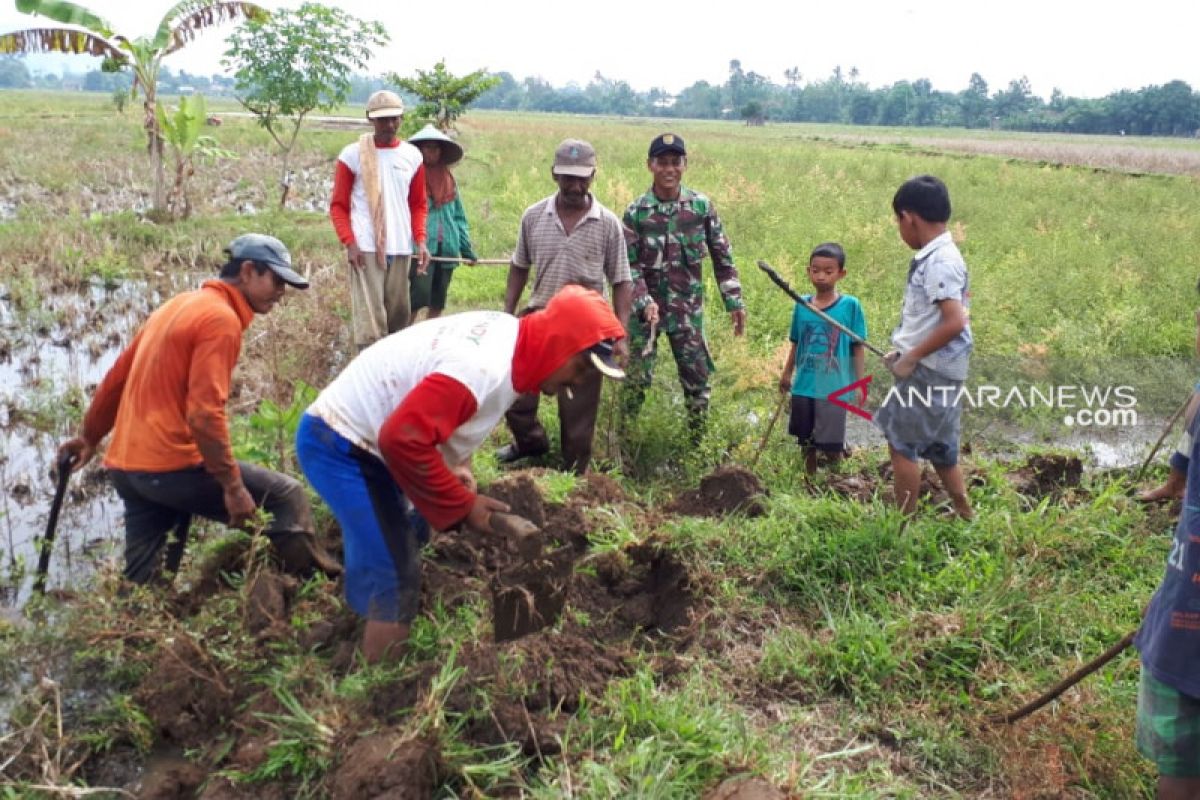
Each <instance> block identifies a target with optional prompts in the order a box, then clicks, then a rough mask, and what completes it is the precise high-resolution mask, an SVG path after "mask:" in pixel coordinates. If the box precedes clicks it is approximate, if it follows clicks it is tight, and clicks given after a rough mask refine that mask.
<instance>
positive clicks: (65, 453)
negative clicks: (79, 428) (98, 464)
mask: <svg viewBox="0 0 1200 800" xmlns="http://www.w3.org/2000/svg"><path fill="white" fill-rule="evenodd" d="M94 455H96V448H94V447H92V446H91V445H90V444H88V443H87V440H86V439H84V438H83V437H82V436H76V437H75V438H74V439H68V440H67V441H65V442H63V443H62V444H60V445H59V446H58V453H57V454H56V456H55V461H56V462H58V463H60V464H61V463H62V462H63V461H64V460H66V459H70V461H71V472H78V471H79V470H80V469H82V468H83V465H84V464H86V463H88V462H89V461H91V460H92V456H94Z"/></svg>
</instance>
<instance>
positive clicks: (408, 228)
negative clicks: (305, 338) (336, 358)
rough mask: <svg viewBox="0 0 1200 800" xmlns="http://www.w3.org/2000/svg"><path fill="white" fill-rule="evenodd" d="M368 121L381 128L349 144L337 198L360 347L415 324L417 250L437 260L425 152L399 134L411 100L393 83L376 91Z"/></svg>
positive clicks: (341, 159) (424, 260)
mask: <svg viewBox="0 0 1200 800" xmlns="http://www.w3.org/2000/svg"><path fill="white" fill-rule="evenodd" d="M367 120H368V121H369V122H370V123H371V126H372V127H373V128H374V132H373V133H364V134H363V135H362V136H360V137H359V138H358V140H357V141H354V142H351V143H350V144H348V145H346V146H345V147H344V148H342V152H341V153H340V154H339V155H338V158H337V167H336V168H335V170H334V175H333V197H332V198H331V199H330V201H329V216H330V218H331V219H332V220H333V229H334V231H336V232H337V237H338V240H339V241H340V242H341V243H342V244H343V245H345V247H346V260H347V261H348V262H349V263H350V323H351V332H352V335H353V337H354V344H355V345H357V346H358V349H359V350H362V349H364V348H366V347H367V346H369V345H370V344H372V343H373V342H375V341H378V340H379V339H382V338H383V337H384V336H386V335H388V334H389V333H395V332H396V331H398V330H401V329H402V328H406V327H408V323H409V321H410V320H411V319H412V308H411V305H410V301H409V293H408V272H409V259H410V258H411V257H412V256H413V254H414V251H415V254H416V262H417V267H418V269H419V270H420V271H422V272H424V271H425V270H426V269H427V268H428V266H429V250H428V248H426V246H425V222H426V218H427V217H428V215H429V209H428V208H427V207H426V195H425V165H424V163H423V159H422V156H421V151H420V150H418V149H417V148H416V147H414V146H413V145H411V144H409V143H408V142H406V141H403V140H402V139H400V138H399V136H398V135H397V133H398V132H399V130H400V123H402V122H403V121H404V101H403V100H401V99H400V96H399V95H397V94H396V93H394V92H389V91H387V90H386V89H385V90H380V91H378V92H375V93H374V94H372V95H371V96H370V97H369V98H368V99H367ZM393 262H394V263H393Z"/></svg>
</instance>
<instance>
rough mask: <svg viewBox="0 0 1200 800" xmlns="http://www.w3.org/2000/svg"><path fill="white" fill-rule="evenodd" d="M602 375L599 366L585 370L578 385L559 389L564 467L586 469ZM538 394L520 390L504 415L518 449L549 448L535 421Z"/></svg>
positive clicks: (529, 451) (597, 408)
mask: <svg viewBox="0 0 1200 800" xmlns="http://www.w3.org/2000/svg"><path fill="white" fill-rule="evenodd" d="M603 384H604V376H603V375H601V374H600V371H599V370H595V369H589V370H587V373H586V377H585V378H584V380H583V383H582V384H581V385H580V386H576V387H575V388H574V389H572V390H571V392H572V394H573V395H574V397H567V393H566V392H565V391H559V393H558V424H559V436H560V438H561V439H562V452H563V469H565V470H568V471H572V470H573V471H574V472H576V473H578V474H580V475H582V474H583V473H585V472H587V468H588V463H589V462H590V461H591V460H592V435H593V434H594V433H595V431H596V414H597V412H598V411H599V410H600V390H601V389H602V388H603ZM537 410H538V395H537V394H523V395H521V396H520V397H519V398H517V402H515V403H513V404H512V407H511V408H510V409H509V410H508V413H507V414H505V415H504V419H505V421H506V422H508V428H509V430H511V431H512V433H513V441H514V442H515V443H516V446H517V451H518V452H520V453H530V454H533V453H544V452H546V451H547V450H548V449H550V439H549V437H547V436H546V429H545V428H543V427H542V423H540V422H538V418H537Z"/></svg>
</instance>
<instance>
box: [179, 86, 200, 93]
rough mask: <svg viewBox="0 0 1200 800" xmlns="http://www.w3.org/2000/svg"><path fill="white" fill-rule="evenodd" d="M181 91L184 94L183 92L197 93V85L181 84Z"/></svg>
mask: <svg viewBox="0 0 1200 800" xmlns="http://www.w3.org/2000/svg"><path fill="white" fill-rule="evenodd" d="M179 93H180V94H181V95H183V94H195V93H196V87H195V86H180V87H179Z"/></svg>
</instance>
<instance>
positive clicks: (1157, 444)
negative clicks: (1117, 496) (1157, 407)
mask: <svg viewBox="0 0 1200 800" xmlns="http://www.w3.org/2000/svg"><path fill="white" fill-rule="evenodd" d="M1191 403H1192V395H1191V394H1189V395H1188V397H1187V400H1184V401H1183V405H1181V406H1180V407H1179V410H1178V411H1176V412H1175V413H1174V415H1172V417H1171V419H1169V420H1168V421H1167V427H1165V428H1163V432H1162V433H1161V434H1159V437H1158V441H1157V442H1155V443H1154V447H1152V448H1150V455H1148V456H1146V460H1145V461H1143V462H1142V466H1141V469H1139V470H1138V471H1137V475H1135V476H1134V478H1133V482H1134V483H1138V482H1139V481H1141V479H1142V475H1143V474H1144V473H1145V472H1146V468H1147V467H1149V466H1150V462H1151V461H1153V460H1154V456H1156V455H1158V448H1160V447H1162V443H1163V440H1164V439H1166V438H1167V434H1168V433H1170V432H1171V428H1174V427H1175V423H1176V422H1178V421H1179V418H1180V417H1181V416H1183V412H1184V411H1187V407H1188V406H1189V405H1191Z"/></svg>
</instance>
